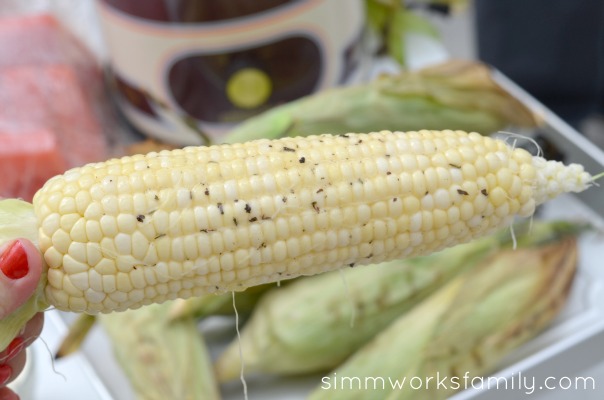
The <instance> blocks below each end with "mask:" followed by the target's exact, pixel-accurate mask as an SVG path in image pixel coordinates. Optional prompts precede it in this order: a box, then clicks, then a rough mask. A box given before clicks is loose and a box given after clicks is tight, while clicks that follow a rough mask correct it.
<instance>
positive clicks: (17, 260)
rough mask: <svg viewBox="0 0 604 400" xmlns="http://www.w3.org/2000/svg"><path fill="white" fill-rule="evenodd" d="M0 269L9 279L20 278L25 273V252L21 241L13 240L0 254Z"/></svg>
mask: <svg viewBox="0 0 604 400" xmlns="http://www.w3.org/2000/svg"><path fill="white" fill-rule="evenodd" d="M0 269H2V272H3V273H4V275H6V276H7V277H9V278H10V279H20V278H23V277H24V276H25V275H27V273H28V272H29V265H28V264H27V253H26V252H25V248H24V247H23V244H22V243H21V241H19V240H15V241H14V242H13V244H11V245H10V246H9V247H8V249H6V250H5V251H4V253H3V254H2V255H1V256H0Z"/></svg>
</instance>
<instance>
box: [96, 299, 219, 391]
mask: <svg viewBox="0 0 604 400" xmlns="http://www.w3.org/2000/svg"><path fill="white" fill-rule="evenodd" d="M171 306H172V304H171V303H170V302H166V303H162V304H153V305H149V306H145V307H142V308H140V309H137V310H129V311H124V312H120V313H111V314H102V315H100V316H99V321H100V323H101V324H102V326H103V328H104V329H105V331H106V332H107V334H108V335H109V337H110V338H111V340H112V344H113V349H114V352H115V356H116V359H117V360H118V362H119V363H120V365H121V367H122V369H123V370H124V372H125V373H126V375H127V376H128V378H129V380H130V382H131V384H132V387H133V388H134V390H135V391H136V394H137V398H139V399H141V400H143V399H144V400H154V399H157V400H160V399H161V400H164V399H184V400H187V399H190V400H196V399H208V400H214V399H219V398H220V392H219V389H218V387H217V384H216V381H215V379H214V375H213V371H212V365H211V361H210V356H209V353H208V350H207V348H206V345H205V342H204V340H203V337H202V336H201V334H200V332H199V330H198V329H197V325H196V323H195V321H194V320H193V319H180V320H178V321H171V320H170V318H169V311H170V308H171Z"/></svg>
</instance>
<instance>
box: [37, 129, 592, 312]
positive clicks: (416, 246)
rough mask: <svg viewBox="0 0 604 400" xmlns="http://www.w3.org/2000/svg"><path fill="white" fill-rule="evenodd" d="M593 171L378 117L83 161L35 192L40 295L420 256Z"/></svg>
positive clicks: (201, 286) (74, 299)
mask: <svg viewBox="0 0 604 400" xmlns="http://www.w3.org/2000/svg"><path fill="white" fill-rule="evenodd" d="M590 183H591V176H590V175H589V174H588V173H586V172H584V171H583V169H582V168H581V167H574V166H571V167H566V166H564V165H562V164H560V163H556V162H546V161H544V160H542V159H540V158H538V157H532V156H531V155H530V154H529V153H528V152H526V151H525V150H522V149H513V148H511V147H510V146H508V145H507V144H506V143H505V142H503V141H500V140H496V139H492V138H489V137H484V136H481V135H479V134H476V133H466V132H462V131H419V132H408V133H403V132H394V133H393V132H388V131H382V132H376V133H371V134H346V135H340V136H331V135H320V136H312V137H306V138H282V139H278V140H273V141H270V140H257V141H252V142H248V143H243V144H233V145H220V146H210V147H197V148H194V147H191V148H185V149H177V150H173V151H162V152H159V153H150V154H147V155H136V156H131V157H124V158H122V159H114V160H110V161H107V162H105V163H97V164H90V165H87V166H84V167H82V168H77V169H73V170H70V171H68V172H66V173H65V174H64V175H61V176H57V177H55V178H53V179H51V180H49V181H48V182H47V184H46V185H45V186H44V187H43V188H42V189H41V190H40V191H39V192H38V193H37V194H36V196H35V198H34V201H33V206H34V212H35V215H36V217H37V220H38V226H39V230H38V236H39V247H40V250H41V251H42V253H43V255H44V259H45V260H46V263H47V264H48V273H47V279H48V283H47V285H46V287H45V289H44V294H45V298H46V301H47V302H48V303H49V304H52V305H54V306H55V307H56V308H58V309H61V310H72V311H82V312H88V313H97V312H109V311H114V310H125V309H128V308H136V307H140V306H142V305H145V304H150V303H157V302H163V301H166V300H168V299H174V298H177V297H179V298H188V297H191V296H199V295H202V294H204V293H210V292H222V291H231V290H235V291H239V290H243V289H245V288H246V287H249V286H254V285H259V284H262V283H267V282H272V281H280V280H283V279H288V278H293V277H295V276H299V275H313V274H318V273H321V272H325V271H329V270H333V269H336V268H339V267H342V266H344V265H350V266H353V265H356V264H370V263H378V262H381V261H386V260H390V259H396V258H405V257H411V256H417V255H423V254H428V253H431V252H433V251H436V250H439V249H442V248H445V247H447V246H452V245H455V244H459V243H463V242H468V241H470V240H472V239H474V238H477V237H480V236H483V235H485V234H488V233H490V232H493V231H494V230H495V229H498V228H501V227H506V226H508V225H509V224H510V223H511V221H512V219H513V218H514V216H516V215H519V216H530V215H531V214H532V213H533V211H534V209H535V206H536V205H537V204H539V203H542V202H544V201H545V200H547V199H548V198H550V197H553V196H555V195H557V194H559V193H561V192H563V191H581V190H584V189H586V188H587V187H588V186H589V185H590Z"/></svg>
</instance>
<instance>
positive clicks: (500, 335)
mask: <svg viewBox="0 0 604 400" xmlns="http://www.w3.org/2000/svg"><path fill="white" fill-rule="evenodd" d="M576 265H577V247H576V240H575V238H573V237H567V238H564V239H561V240H559V241H556V242H554V243H550V244H547V245H542V246H537V247H534V246H531V247H522V248H519V249H517V250H511V249H510V250H505V251H502V252H501V253H499V254H496V255H492V256H490V257H489V258H488V259H486V260H485V261H484V262H483V263H481V264H480V265H479V266H478V267H477V268H475V269H473V270H471V271H468V272H466V273H464V274H462V275H460V276H458V277H457V278H456V279H454V280H453V281H451V282H450V283H449V284H447V285H445V286H444V287H443V288H442V289H441V290H439V291H438V292H436V293H435V294H434V295H433V296H431V297H430V298H428V299H427V300H426V301H424V302H423V303H421V304H420V305H419V306H418V307H416V308H414V309H413V310H412V311H411V312H410V313H408V314H406V315H404V316H402V317H400V318H399V319H397V320H396V321H395V322H393V323H392V325H390V326H389V327H388V328H387V329H386V330H384V331H383V332H381V333H380V334H379V335H378V336H377V337H376V338H375V339H374V340H373V341H371V342H370V343H368V344H367V345H365V346H364V347H363V348H362V349H360V350H359V351H358V352H356V353H355V354H354V355H353V356H352V357H351V358H350V359H349V360H347V361H346V362H345V363H344V364H343V365H341V366H340V367H339V368H337V369H336V370H335V371H333V372H332V373H331V374H328V375H326V377H324V378H323V380H322V382H321V385H320V386H319V387H317V388H316V390H315V391H314V392H312V394H311V396H310V399H313V400H319V399H330V400H337V399H346V400H353V399H357V400H358V399H376V398H379V399H389V400H395V399H397V400H404V399H414V400H423V399H426V400H428V399H429V400H438V399H446V398H447V397H448V396H450V395H451V394H452V393H453V392H455V391H457V390H459V389H462V388H463V387H464V386H463V385H464V382H466V383H467V382H468V380H471V379H472V378H474V377H478V376H483V375H484V374H488V373H490V372H492V371H493V369H494V368H495V367H496V365H497V363H498V362H499V361H500V360H501V358H502V357H503V356H504V355H506V354H507V353H508V352H510V351H511V350H512V349H514V348H515V347H517V346H519V345H520V344H521V343H524V342H525V341H527V340H528V339H530V338H532V337H534V336H535V335H536V334H538V333H539V332H540V331H541V330H542V329H543V328H544V327H546V326H547V325H548V324H549V323H550V322H551V321H552V319H553V318H554V317H555V316H556V315H557V313H558V311H559V310H560V308H561V307H562V305H563V304H564V303H565V300H566V298H567V295H568V292H569V288H570V286H571V283H572V281H573V276H574V274H575V270H576ZM367 377H369V380H366V378H367ZM376 377H377V380H374V379H373V378H376ZM342 378H344V380H342ZM443 378H445V380H444V382H445V383H444V384H443V383H442V382H443ZM412 379H414V381H413V382H411V380H412ZM395 380H396V381H397V382H398V383H399V384H400V385H401V387H399V388H396V389H394V388H393V386H392V385H393V382H395ZM439 381H440V382H441V384H440V385H439V384H438V382H439ZM363 382H368V384H367V386H364V383H363ZM403 382H404V383H403ZM420 382H423V386H421V389H413V388H412V387H411V384H413V386H414V387H415V388H419V387H420ZM467 387H470V385H469V384H467Z"/></svg>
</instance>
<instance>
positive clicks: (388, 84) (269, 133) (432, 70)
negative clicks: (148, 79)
mask: <svg viewBox="0 0 604 400" xmlns="http://www.w3.org/2000/svg"><path fill="white" fill-rule="evenodd" d="M537 124H538V121H537V119H536V116H535V115H534V114H533V113H532V112H531V111H530V110H529V109H528V108H527V107H526V106H524V105H523V104H522V103H521V102H520V101H518V100H517V99H515V98H514V97H513V96H511V95H510V94H509V93H507V92H506V91H505V90H504V89H502V88H501V86H500V85H499V84H497V83H496V82H495V81H494V80H493V78H492V75H491V72H490V70H489V68H488V67H487V66H485V65H483V64H480V63H475V62H470V61H459V60H453V61H449V62H446V63H443V64H440V65H437V66H433V67H428V68H424V69H422V70H419V71H407V72H401V73H400V74H396V75H382V76H380V77H378V78H376V79H374V80H372V81H371V82H368V83H365V84H360V85H355V86H346V87H338V88H334V89H328V90H324V91H321V92H318V93H315V94H313V95H309V96H307V97H304V98H301V99H298V100H295V101H293V102H290V103H287V104H284V105H282V106H278V107H275V108H273V109H271V110H269V111H266V112H264V113H262V114H260V115H258V116H256V117H252V118H250V119H248V120H246V121H244V122H243V123H241V124H240V125H238V126H236V127H235V128H234V129H233V130H232V131H231V132H230V133H229V134H227V135H226V136H225V138H224V141H225V142H230V143H234V142H244V141H249V140H253V139H260V138H269V139H273V138H278V137H283V136H307V135H311V134H322V133H333V134H344V133H348V132H373V131H380V130H385V129H386V130H394V131H412V130H419V129H462V130H465V131H475V132H479V133H482V134H485V135H486V134H491V133H493V132H496V131H498V130H501V129H504V128H506V127H508V126H511V125H512V126H522V127H534V126H535V125H537Z"/></svg>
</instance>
